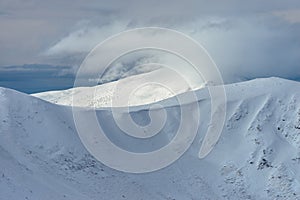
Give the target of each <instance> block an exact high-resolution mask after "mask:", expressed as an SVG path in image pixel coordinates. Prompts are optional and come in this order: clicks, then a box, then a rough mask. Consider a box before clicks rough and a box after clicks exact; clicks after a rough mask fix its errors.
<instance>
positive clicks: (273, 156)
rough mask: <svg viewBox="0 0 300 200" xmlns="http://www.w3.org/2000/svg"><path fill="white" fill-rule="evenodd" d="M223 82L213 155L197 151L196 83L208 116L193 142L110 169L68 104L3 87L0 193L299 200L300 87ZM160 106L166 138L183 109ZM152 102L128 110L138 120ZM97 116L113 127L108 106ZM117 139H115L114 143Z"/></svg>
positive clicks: (169, 103) (4, 199)
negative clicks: (166, 158) (89, 145)
mask: <svg viewBox="0 0 300 200" xmlns="http://www.w3.org/2000/svg"><path fill="white" fill-rule="evenodd" d="M225 88H226V94H227V100H228V104H227V118H226V124H225V127H224V130H223V132H222V135H221V139H220V141H219V142H218V144H217V145H216V147H215V148H214V150H213V151H212V152H211V153H210V154H209V156H208V157H206V158H204V159H202V160H200V159H199V158H198V152H199V148H200V144H201V141H202V139H203V136H204V135H203V134H204V133H205V130H206V129H207V124H208V121H209V117H207V118H206V117H205V116H208V114H209V113H210V110H209V108H210V106H209V105H210V99H209V95H208V92H207V88H202V89H200V90H197V95H198V98H199V107H200V110H201V113H202V116H204V117H202V118H201V123H200V126H199V131H198V132H199V133H198V136H197V138H196V140H195V141H194V143H193V145H192V146H191V148H190V149H189V150H188V152H187V153H186V154H185V155H184V156H183V157H181V158H180V159H179V160H178V161H176V162H175V163H174V164H173V165H171V166H169V167H167V168H165V169H163V170H160V171H157V172H154V173H149V174H140V175H135V174H127V173H122V172H118V171H115V170H112V169H110V168H108V167H106V166H104V165H102V164H101V163H99V162H98V161H96V160H95V159H94V158H93V157H92V156H90V155H89V153H88V152H87V151H86V150H85V148H84V147H83V145H82V144H81V142H80V140H79V137H78V135H77V133H76V129H75V127H74V122H73V119H72V110H71V107H68V106H62V105H55V104H51V103H49V102H46V101H43V100H40V99H38V98H35V97H33V96H29V95H25V94H22V93H19V92H16V91H13V90H9V89H4V88H1V89H0V199H1V200H10V199H45V200H47V199H104V200H106V199H116V200H119V199H130V200H135V199H143V200H148V199H149V200H150V199H151V200H152V199H158V200H160V199H161V200H166V199H177V200H191V199H197V200H198V199H300V92H299V91H300V84H299V83H298V82H292V81H288V80H283V79H278V78H268V79H257V80H253V81H248V82H242V83H237V84H231V85H226V86H225ZM81 90H82V91H78V92H81V93H82V94H83V93H84V90H85V89H81ZM54 95H55V93H54ZM183 95H185V94H183ZM51 98H53V97H51ZM64 98H65V97H64ZM64 101H65V102H64V103H62V104H68V102H67V100H64ZM162 104H164V105H165V106H166V107H168V108H167V111H168V113H169V114H170V117H169V118H168V121H167V123H166V124H167V126H166V127H164V129H163V130H162V132H163V133H165V134H167V135H168V134H171V133H172V132H173V131H174V129H175V128H176V124H178V123H179V120H180V119H179V117H178V113H179V112H178V110H179V106H178V105H176V101H174V98H171V99H167V100H165V101H163V102H162ZM101 105H102V104H101ZM148 107H149V105H144V106H140V107H136V108H135V109H133V110H134V111H132V112H134V113H133V114H136V115H138V117H139V119H140V120H144V119H146V118H147V117H148V115H147V112H146V109H147V108H148ZM97 115H98V116H99V118H100V119H101V120H102V122H103V123H104V124H106V125H107V128H108V129H109V130H114V131H117V130H116V129H115V128H114V127H113V126H114V124H113V123H111V121H110V120H111V118H110V117H109V116H110V115H111V113H110V109H109V108H102V109H99V110H98V111H97ZM117 136H118V135H115V137H112V140H113V141H114V142H116V143H118V142H119V143H120V140H118V137H117ZM166 138H167V137H166ZM166 138H163V139H166ZM122 139H123V138H122ZM159 141H160V140H159ZM159 141H158V140H155V139H154V140H153V141H150V143H152V144H156V143H157V142H159ZM126 144H127V146H131V145H137V146H139V145H140V146H139V147H140V148H145V149H141V150H147V147H148V146H147V145H144V144H139V143H138V142H136V141H132V140H129V139H127V138H126V137H124V140H121V144H120V145H124V146H126ZM128 144H130V145H128ZM150 146H151V145H150Z"/></svg>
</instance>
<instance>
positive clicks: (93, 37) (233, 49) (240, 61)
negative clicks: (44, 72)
mask: <svg viewBox="0 0 300 200" xmlns="http://www.w3.org/2000/svg"><path fill="white" fill-rule="evenodd" d="M130 28H132V25H130V24H129V23H128V21H122V22H121V21H119V22H114V23H111V24H107V25H105V26H102V27H96V26H94V25H92V26H87V27H84V28H81V29H78V30H76V31H74V32H73V33H71V34H69V35H68V36H67V37H65V38H63V39H61V40H60V41H59V42H58V43H56V44H55V45H54V46H52V47H50V48H49V50H48V51H47V52H48V54H52V55H55V54H59V55H70V54H73V53H78V52H81V53H84V52H85V55H86V54H87V53H88V52H89V51H90V50H91V49H92V48H93V47H94V46H96V45H97V44H98V43H99V42H101V41H103V40H104V39H106V38H107V37H109V36H111V35H113V33H118V32H120V31H122V30H126V29H130ZM176 30H178V31H181V32H183V33H185V34H187V35H189V36H191V37H192V38H194V39H195V40H197V41H198V42H199V43H200V44H202V45H203V46H204V47H205V48H206V49H207V50H208V52H209V53H210V54H211V56H212V58H213V59H214V60H215V62H216V63H217V65H218V67H219V69H220V71H221V72H222V74H223V77H224V80H225V82H227V83H229V82H235V81H240V80H245V79H251V78H255V77H268V76H280V77H285V78H297V77H299V76H300V71H299V70H298V69H299V67H300V66H299V63H300V40H299V37H298V36H299V34H300V26H298V24H290V23H285V22H282V21H280V20H278V18H277V17H276V16H274V15H273V14H268V15H267V14H266V15H258V16H245V17H242V18H235V17H228V18H222V17H207V18H202V19H197V20H193V21H188V22H186V23H185V24H182V25H177V26H176ZM134 37H136V38H138V36H134ZM122 45H126V41H125V43H124V44H122ZM178 45H181V44H178ZM110 48H112V49H113V47H110ZM116 48H118V46H116ZM110 52H112V51H109V50H108V51H107V52H105V53H104V54H103V56H104V57H105V56H106V55H105V54H109V53H110ZM191 53H192V52H191ZM151 57H152V58H153V55H151ZM168 62H169V63H172V61H170V59H168ZM173 63H174V62H173ZM131 64H132V65H134V62H131ZM183 68H184V67H183ZM91 73H93V72H91ZM114 76H116V75H114ZM120 76H121V75H120ZM108 79H109V78H108ZM112 79H115V78H112Z"/></svg>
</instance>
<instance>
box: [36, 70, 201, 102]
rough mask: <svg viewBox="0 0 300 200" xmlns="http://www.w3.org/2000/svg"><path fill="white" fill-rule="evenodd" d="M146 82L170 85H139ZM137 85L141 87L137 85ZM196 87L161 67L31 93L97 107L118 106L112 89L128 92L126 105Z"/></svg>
mask: <svg viewBox="0 0 300 200" xmlns="http://www.w3.org/2000/svg"><path fill="white" fill-rule="evenodd" d="M166 77H167V78H166ZM153 80H154V81H153ZM147 82H158V83H160V84H161V85H165V86H168V85H170V86H172V88H169V89H168V88H163V87H161V85H156V84H148V85H144V86H143V84H144V83H147ZM140 85H142V86H143V87H141V88H139V87H137V86H140ZM203 85H205V84H203ZM191 87H192V88H191ZM200 87H202V86H201V85H199V83H193V82H189V83H188V84H187V82H185V80H183V77H180V76H179V75H178V74H176V73H172V71H170V70H168V69H165V68H162V69H157V70H154V71H151V72H147V73H143V74H139V75H132V76H129V77H126V78H124V79H120V80H118V81H114V82H109V83H106V84H104V85H98V86H95V87H77V88H72V89H69V90H62V91H49V92H42V93H36V94H32V95H33V96H36V97H39V98H41V99H44V100H46V101H49V102H52V103H55V104H60V105H68V106H71V105H72V103H74V104H73V105H74V106H83V107H86V106H88V107H97V108H101V107H111V106H120V105H118V104H117V103H112V101H113V96H114V89H115V88H118V89H119V90H121V91H122V92H124V93H125V94H126V95H127V90H128V92H129V93H131V94H130V98H129V103H128V105H130V106H136V105H143V104H149V103H152V102H157V101H161V100H163V99H167V98H169V97H173V96H175V95H177V94H181V93H184V92H186V91H189V90H191V89H193V90H194V89H199V88H200ZM73 95H74V96H75V98H76V101H74V102H73V101H72V98H73Z"/></svg>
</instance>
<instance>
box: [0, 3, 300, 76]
mask: <svg viewBox="0 0 300 200" xmlns="http://www.w3.org/2000/svg"><path fill="white" fill-rule="evenodd" d="M144 26H160V27H166V28H172V29H175V30H178V31H181V32H183V33H185V34H188V35H189V36H191V37H193V38H194V39H196V40H197V41H198V42H200V43H201V44H202V45H203V46H204V47H205V48H206V49H207V50H208V52H209V53H210V55H211V56H212V58H213V59H214V60H215V62H216V63H217V65H218V67H219V68H220V70H221V72H222V73H223V76H224V77H225V79H226V81H227V82H232V81H237V80H239V79H244V78H255V77H264V76H281V77H285V78H293V79H297V78H299V77H300V1H299V0H286V1H283V0H280V1H279V0H265V1H261V0H254V1H242V0H227V1H226V0H224V1H220V0H210V1H204V0H195V1H182V0H172V1H171V0H170V1H162V0H159V1H158V0H152V1H145V0H109V1H104V0H94V1H92V0H90V1H86V0H72V1H64V0H52V1H40V0H0V27H1V31H0V66H8V65H23V64H30V63H45V64H52V65H55V66H57V65H62V66H66V65H70V66H78V65H80V63H81V62H82V59H83V58H84V57H85V55H86V54H87V53H88V52H89V51H90V50H91V49H92V48H93V47H94V46H95V45H96V44H98V43H99V42H101V41H103V40H104V39H106V38H107V37H109V36H111V35H112V34H116V33H118V32H120V31H123V30H127V29H130V28H136V27H144ZM0 68H1V67H0ZM64 70H65V69H64ZM0 73H1V69H0Z"/></svg>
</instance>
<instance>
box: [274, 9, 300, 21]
mask: <svg viewBox="0 0 300 200" xmlns="http://www.w3.org/2000/svg"><path fill="white" fill-rule="evenodd" d="M273 14H274V15H276V16H278V17H281V18H283V19H284V20H286V21H288V22H290V23H300V9H296V10H295V9H294V10H283V11H275V12H273Z"/></svg>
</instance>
